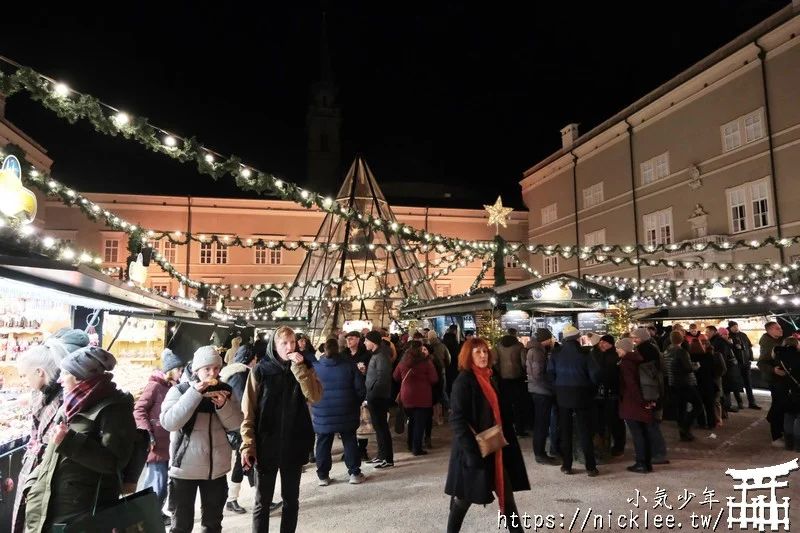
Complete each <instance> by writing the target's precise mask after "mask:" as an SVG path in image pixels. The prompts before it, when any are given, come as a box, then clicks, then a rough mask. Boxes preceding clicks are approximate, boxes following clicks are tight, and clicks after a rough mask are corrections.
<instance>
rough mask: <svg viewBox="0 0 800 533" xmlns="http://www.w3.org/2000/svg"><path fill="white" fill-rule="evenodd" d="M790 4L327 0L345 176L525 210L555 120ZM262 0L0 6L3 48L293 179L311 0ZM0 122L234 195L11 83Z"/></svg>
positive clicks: (64, 175)
mask: <svg viewBox="0 0 800 533" xmlns="http://www.w3.org/2000/svg"><path fill="white" fill-rule="evenodd" d="M787 3H789V1H788V0H780V1H776V0H728V1H726V0H703V1H691V2H687V1H673V2H636V3H633V2H585V3H584V2H530V3H529V4H532V5H534V6H535V7H530V8H518V9H517V8H514V9H511V8H510V7H508V6H510V5H511V4H510V3H509V4H507V6H506V7H501V6H499V5H498V4H494V5H493V7H491V8H489V7H487V6H489V5H490V4H487V3H479V4H476V5H475V7H469V8H466V7H464V6H463V5H460V4H459V3H444V2H431V3H430V4H431V5H433V6H435V7H431V6H427V7H426V9H427V10H426V11H422V10H419V11H417V12H415V13H411V12H408V10H401V9H399V6H401V4H396V3H392V4H387V3H384V2H371V3H366V2H364V3H358V2H346V3H344V2H329V3H328V7H327V12H328V34H329V41H330V52H331V59H332V65H333V72H334V78H335V82H336V84H337V86H338V87H339V90H340V104H341V106H342V110H343V111H342V113H343V138H344V150H343V158H342V162H343V167H344V168H343V169H342V172H344V171H346V169H347V167H348V166H349V164H350V162H351V161H352V158H353V156H354V155H355V154H356V153H359V152H361V153H363V154H364V155H365V157H366V159H367V161H368V162H369V164H370V166H371V167H372V169H373V171H374V172H375V174H376V177H377V179H378V183H379V184H383V183H390V182H431V183H442V184H452V187H454V188H455V187H462V188H465V189H469V190H474V191H475V194H474V198H473V199H472V200H469V201H464V202H463V203H460V204H458V205H453V204H452V203H450V204H449V205H452V206H453V207H458V206H465V207H477V206H479V205H480V204H481V203H482V202H481V201H482V200H486V201H487V203H492V202H493V200H494V198H495V196H496V194H498V193H502V194H503V199H504V203H506V204H507V205H509V204H510V205H512V206H515V207H520V206H521V205H522V203H521V202H522V201H521V195H520V189H519V184H518V182H519V180H520V179H521V177H522V173H523V172H524V171H525V170H526V169H527V168H529V167H531V166H533V165H534V164H536V163H537V162H538V161H540V160H541V159H543V158H545V157H547V156H548V155H550V154H551V153H553V152H554V151H556V150H558V149H559V148H560V146H561V141H560V136H559V129H560V128H561V127H563V126H564V125H566V124H567V123H570V122H578V123H580V124H581V126H580V129H581V131H582V132H585V131H588V130H589V129H591V128H592V127H594V126H596V125H597V124H599V123H600V122H602V121H603V120H605V119H607V118H609V117H610V116H611V115H613V114H614V113H616V112H617V111H619V110H621V109H622V108H624V107H626V106H627V105H629V104H631V103H632V102H633V101H634V100H636V99H637V98H639V97H641V96H643V95H644V94H646V93H647V92H649V91H651V90H653V89H655V88H656V87H658V86H659V85H660V84H662V83H664V82H666V81H667V80H669V79H670V78H672V77H673V76H675V75H676V74H678V73H679V72H681V71H682V70H684V69H686V68H688V67H690V66H691V65H692V64H693V63H695V62H696V61H698V60H700V59H701V58H703V57H704V56H706V55H708V54H709V53H711V52H713V51H714V50H716V49H717V48H719V47H720V46H722V45H724V44H725V43H727V42H728V41H730V40H731V39H733V38H734V37H736V36H737V35H738V34H740V33H741V32H743V31H745V30H747V29H748V28H750V27H751V26H753V25H755V24H757V23H758V22H759V21H761V20H762V19H764V18H766V17H767V16H769V15H771V14H772V13H774V12H775V11H777V10H779V9H780V8H781V7H783V6H785V5H786V4H787ZM131 4H133V3H131ZM262 4H263V5H262V6H260V7H252V8H249V9H244V8H234V7H231V6H225V7H214V8H207V9H206V8H200V7H199V6H200V4H199V3H193V4H191V6H192V7H187V6H188V4H187V5H182V4H181V3H179V2H161V3H159V4H153V6H155V5H157V6H158V7H157V8H155V7H152V6H151V7H150V8H149V9H147V8H144V7H136V8H132V9H130V10H125V11H116V12H114V11H103V10H100V9H98V10H94V11H86V12H83V13H81V12H80V11H79V10H76V6H77V4H75V3H63V4H60V6H59V7H56V8H52V7H47V8H43V7H41V8H40V7H34V8H32V9H29V10H27V12H19V13H11V12H10V11H7V10H6V8H4V22H3V30H2V36H1V37H0V43H2V45H1V46H0V54H2V55H6V56H8V57H10V58H11V59H14V60H15V61H18V62H20V63H22V64H25V65H28V66H30V67H33V68H34V69H36V70H39V71H40V72H42V73H44V74H47V75H50V76H52V77H54V78H56V79H58V80H60V81H63V82H65V83H66V84H68V85H69V86H70V87H72V88H74V89H76V90H79V91H82V92H87V93H89V94H92V95H94V96H97V97H99V98H100V99H102V100H103V101H105V102H107V103H109V104H111V105H114V106H116V107H118V108H120V109H123V110H125V111H126V112H128V113H131V114H137V115H142V116H145V117H147V118H149V119H150V121H151V122H152V123H153V124H156V125H158V126H161V127H163V128H165V129H168V130H172V131H174V132H175V133H176V134H179V135H185V136H192V135H194V136H196V137H197V139H198V140H199V141H200V142H202V143H204V144H205V145H207V146H208V147H210V148H213V149H215V150H217V151H219V152H221V153H226V154H229V153H234V154H236V155H239V156H240V157H242V158H243V159H244V160H245V161H246V162H248V163H250V164H253V165H254V166H255V167H257V168H259V169H261V170H265V171H269V172H273V173H276V174H279V175H282V176H283V177H285V178H286V179H288V180H290V181H295V182H297V183H300V184H303V183H304V182H305V159H306V152H305V149H306V137H305V117H306V112H307V108H308V101H309V90H310V86H311V83H312V82H313V81H314V79H315V78H317V77H318V76H319V71H320V58H319V56H320V21H321V4H320V3H319V2H306V3H299V2H298V3H295V2H291V3H290V2H280V3H279V2H264V3H262ZM278 4H280V5H278ZM297 4H301V5H297ZM107 5H109V6H110V5H113V4H107ZM209 5H210V4H209ZM495 6H497V7H495ZM18 9H19V8H18ZM644 9H647V11H645V10H644ZM4 68H5V67H4ZM6 114H7V118H8V119H9V120H10V121H11V122H13V123H14V124H15V125H17V126H18V127H20V128H21V129H22V130H24V131H25V132H26V133H28V134H29V135H31V136H32V137H34V138H35V139H36V140H37V141H39V142H40V143H41V144H42V145H44V146H45V148H47V150H48V151H49V154H50V156H51V157H52V158H53V159H54V160H55V164H54V166H53V172H54V176H55V177H56V178H58V179H60V180H62V181H64V182H66V183H68V184H70V185H72V186H74V187H76V188H78V189H80V190H83V191H103V192H120V193H123V192H125V193H146V194H177V195H188V194H191V195H193V196H242V193H239V192H238V191H237V190H236V188H235V186H234V185H233V184H232V180H230V179H227V180H224V181H220V182H218V183H215V182H213V181H212V180H211V178H209V177H207V176H204V175H200V174H198V173H197V172H196V170H195V169H194V167H193V166H192V165H182V164H180V163H178V162H174V161H172V160H170V159H168V158H166V157H165V156H161V155H158V154H152V153H149V152H146V151H145V150H144V148H142V147H140V146H139V145H138V144H136V143H134V142H131V141H126V140H124V139H121V138H119V139H116V138H108V137H104V136H103V135H101V134H97V133H94V132H93V130H92V128H91V127H90V126H89V125H88V124H86V123H82V124H79V125H76V126H71V125H69V124H67V123H66V122H65V121H62V120H61V119H59V118H57V117H56V116H55V115H54V114H51V113H50V112H48V111H46V110H44V109H43V108H42V107H40V106H39V104H36V103H34V102H31V101H30V100H29V99H28V97H27V96H25V95H24V94H21V95H17V96H14V97H13V98H11V99H9V101H8V106H7V113H6ZM412 194H413V191H412ZM388 199H389V201H390V202H391V201H392V197H391V196H390V197H389V198H388ZM404 200H405V199H404ZM404 203H406V202H404ZM416 204H418V205H425V204H430V205H448V204H445V203H443V202H442V201H441V200H436V199H420V200H418V201H417V202H416Z"/></svg>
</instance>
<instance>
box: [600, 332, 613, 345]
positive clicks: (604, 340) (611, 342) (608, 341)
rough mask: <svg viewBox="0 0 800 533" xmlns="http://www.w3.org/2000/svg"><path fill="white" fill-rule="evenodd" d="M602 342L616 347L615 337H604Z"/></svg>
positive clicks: (601, 338)
mask: <svg viewBox="0 0 800 533" xmlns="http://www.w3.org/2000/svg"><path fill="white" fill-rule="evenodd" d="M600 340H601V341H603V342H607V343H608V344H610V345H611V346H614V337H613V336H612V335H603V336H602V337H600Z"/></svg>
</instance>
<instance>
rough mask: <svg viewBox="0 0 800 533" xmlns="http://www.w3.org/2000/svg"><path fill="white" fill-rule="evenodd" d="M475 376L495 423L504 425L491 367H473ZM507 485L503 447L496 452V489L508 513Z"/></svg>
mask: <svg viewBox="0 0 800 533" xmlns="http://www.w3.org/2000/svg"><path fill="white" fill-rule="evenodd" d="M473 372H474V373H475V377H476V378H478V385H480V386H481V391H482V392H483V395H484V396H485V397H486V401H487V402H489V406H490V407H491V408H492V414H493V415H494V423H495V424H498V425H500V426H501V427H502V425H503V420H502V418H500V403H499V402H498V401H497V392H495V390H494V387H492V382H491V381H490V380H489V378H490V377H491V375H492V369H491V368H488V367H487V368H478V367H473ZM505 489H506V486H505V479H503V450H502V448H501V449H499V450H497V451H496V452H494V491H495V492H496V493H497V501H498V502H500V512H501V513H502V514H506V490H505Z"/></svg>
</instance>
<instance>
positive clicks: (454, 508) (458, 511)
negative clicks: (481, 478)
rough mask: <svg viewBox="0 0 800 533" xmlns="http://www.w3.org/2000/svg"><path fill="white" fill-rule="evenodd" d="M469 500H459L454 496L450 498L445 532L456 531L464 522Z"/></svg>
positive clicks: (459, 529) (455, 532) (453, 532)
mask: <svg viewBox="0 0 800 533" xmlns="http://www.w3.org/2000/svg"><path fill="white" fill-rule="evenodd" d="M469 505H470V504H469V502H466V501H464V500H459V499H458V498H456V497H451V498H450V516H448V517H447V533H458V532H459V531H461V525H462V524H463V523H464V517H466V516H467V511H469Z"/></svg>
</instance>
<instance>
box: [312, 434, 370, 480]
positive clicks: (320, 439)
mask: <svg viewBox="0 0 800 533" xmlns="http://www.w3.org/2000/svg"><path fill="white" fill-rule="evenodd" d="M340 435H341V436H342V445H343V446H344V464H345V465H347V473H348V474H350V475H351V476H352V475H354V474H360V473H361V453H360V452H359V451H358V442H357V441H356V432H355V431H345V432H343V433H340ZM334 438H336V433H317V452H316V455H317V477H319V478H320V479H328V474H329V473H330V471H331V466H332V465H333V460H332V459H331V448H332V447H333V439H334Z"/></svg>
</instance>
